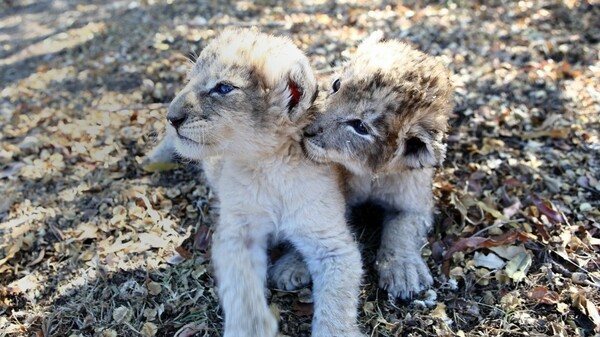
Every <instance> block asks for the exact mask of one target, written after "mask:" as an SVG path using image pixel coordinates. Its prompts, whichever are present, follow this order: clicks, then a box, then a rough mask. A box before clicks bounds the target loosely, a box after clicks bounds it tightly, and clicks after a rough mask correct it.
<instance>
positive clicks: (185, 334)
mask: <svg viewBox="0 0 600 337" xmlns="http://www.w3.org/2000/svg"><path fill="white" fill-rule="evenodd" d="M205 329H206V325H205V324H204V323H188V324H186V325H184V326H183V327H181V329H179V330H177V332H176V333H175V335H174V336H173V337H191V336H194V335H195V334H196V333H198V332H202V331H204V330H205Z"/></svg>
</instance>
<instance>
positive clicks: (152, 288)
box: [146, 281, 162, 295]
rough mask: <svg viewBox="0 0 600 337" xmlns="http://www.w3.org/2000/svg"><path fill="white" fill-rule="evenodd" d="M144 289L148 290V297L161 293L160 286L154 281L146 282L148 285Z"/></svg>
mask: <svg viewBox="0 0 600 337" xmlns="http://www.w3.org/2000/svg"><path fill="white" fill-rule="evenodd" d="M146 288H148V293H150V295H158V294H160V292H161V291H162V287H161V286H160V284H158V283H156V282H154V281H150V282H148V284H146Z"/></svg>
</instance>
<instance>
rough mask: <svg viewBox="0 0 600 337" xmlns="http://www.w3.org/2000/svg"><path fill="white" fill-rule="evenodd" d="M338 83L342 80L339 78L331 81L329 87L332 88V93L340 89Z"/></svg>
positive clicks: (340, 83)
mask: <svg viewBox="0 0 600 337" xmlns="http://www.w3.org/2000/svg"><path fill="white" fill-rule="evenodd" d="M340 85H342V81H341V80H340V79H339V78H338V79H337V80H335V81H333V83H332V84H331V89H333V93H334V94H335V93H336V92H338V90H340Z"/></svg>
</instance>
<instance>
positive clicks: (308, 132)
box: [304, 127, 323, 138]
mask: <svg viewBox="0 0 600 337" xmlns="http://www.w3.org/2000/svg"><path fill="white" fill-rule="evenodd" d="M322 132H323V128H315V127H308V128H306V129H304V137H306V138H312V137H314V136H316V135H318V134H319V133H322Z"/></svg>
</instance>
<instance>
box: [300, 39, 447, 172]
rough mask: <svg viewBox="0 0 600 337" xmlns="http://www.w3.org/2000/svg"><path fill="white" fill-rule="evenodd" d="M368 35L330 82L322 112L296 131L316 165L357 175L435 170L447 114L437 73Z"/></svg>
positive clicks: (443, 78)
mask: <svg viewBox="0 0 600 337" xmlns="http://www.w3.org/2000/svg"><path fill="white" fill-rule="evenodd" d="M382 38H383V35H382V34H381V32H377V33H374V34H372V35H371V36H370V37H369V38H368V39H367V40H365V41H364V42H363V43H361V45H360V46H359V47H358V49H357V51H356V54H355V55H354V56H353V57H352V58H351V60H350V61H349V62H348V64H346V65H345V66H344V68H343V70H342V72H341V75H340V76H336V78H335V79H334V81H333V83H332V88H331V92H330V94H329V96H328V97H327V99H326V101H325V106H324V111H323V113H322V114H321V115H318V116H317V118H316V120H315V121H314V122H313V123H312V124H310V125H309V126H308V127H307V128H306V129H305V133H304V137H305V138H304V142H303V146H304V149H305V151H306V152H307V154H308V155H309V156H310V157H311V158H312V159H314V160H317V161H334V162H338V163H340V164H342V165H344V166H346V167H347V168H348V169H350V170H351V171H354V172H355V173H359V174H361V173H362V174H377V173H392V172H402V171H404V170H407V169H420V168H425V167H433V166H438V165H440V164H441V163H442V161H443V159H444V156H445V152H446V146H445V144H444V143H443V136H444V133H445V131H446V128H447V119H448V114H449V113H450V111H451V109H452V103H451V101H452V97H451V95H452V94H451V85H450V83H449V79H448V73H447V71H446V69H445V67H444V66H443V65H442V64H441V63H440V62H439V61H438V60H436V59H435V58H433V57H431V56H428V55H426V54H424V53H422V52H419V51H417V50H415V49H413V48H411V47H410V46H408V45H406V44H404V43H401V42H398V41H393V40H391V41H383V40H382Z"/></svg>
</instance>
